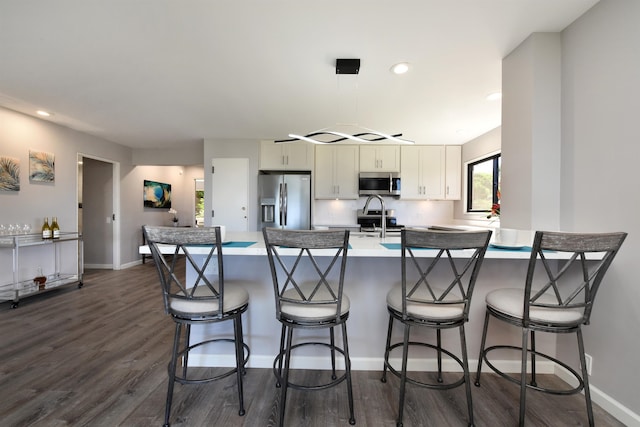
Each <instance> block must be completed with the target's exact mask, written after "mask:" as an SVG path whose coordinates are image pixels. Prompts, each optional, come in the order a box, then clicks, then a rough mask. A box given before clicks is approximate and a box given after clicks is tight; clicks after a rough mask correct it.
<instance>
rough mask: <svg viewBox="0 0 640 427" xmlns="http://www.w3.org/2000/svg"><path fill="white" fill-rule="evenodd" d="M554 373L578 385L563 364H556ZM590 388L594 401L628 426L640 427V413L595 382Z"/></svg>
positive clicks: (573, 384)
mask: <svg viewBox="0 0 640 427" xmlns="http://www.w3.org/2000/svg"><path fill="white" fill-rule="evenodd" d="M553 373H554V374H555V375H557V376H558V377H559V378H560V379H562V380H563V381H565V382H567V383H568V384H570V385H571V386H572V387H576V386H577V385H578V382H577V380H576V379H575V378H574V376H573V374H571V373H570V372H569V371H567V370H566V369H565V368H563V367H562V366H559V365H558V366H556V369H555V371H554V372H553ZM589 390H590V391H591V401H592V402H593V403H595V404H597V405H598V406H600V407H601V408H602V409H604V410H605V411H607V412H608V413H609V414H611V416H613V417H615V418H616V419H617V420H618V421H620V422H621V423H623V424H624V425H626V426H628V427H640V415H638V414H636V413H635V412H633V411H632V410H631V409H629V408H627V407H626V406H624V405H623V404H621V403H620V402H618V401H617V400H615V399H614V398H612V397H611V396H609V395H608V394H606V393H604V392H603V391H602V390H600V389H599V388H598V387H596V386H594V385H593V384H589Z"/></svg>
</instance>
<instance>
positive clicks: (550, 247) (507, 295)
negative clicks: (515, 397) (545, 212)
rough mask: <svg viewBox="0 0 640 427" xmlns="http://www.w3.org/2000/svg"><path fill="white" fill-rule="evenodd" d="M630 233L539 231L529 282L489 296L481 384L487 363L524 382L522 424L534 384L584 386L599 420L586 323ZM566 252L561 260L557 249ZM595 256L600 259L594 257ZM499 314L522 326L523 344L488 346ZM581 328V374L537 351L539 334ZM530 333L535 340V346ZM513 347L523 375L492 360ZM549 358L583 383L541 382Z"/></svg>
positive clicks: (564, 392)
mask: <svg viewBox="0 0 640 427" xmlns="http://www.w3.org/2000/svg"><path fill="white" fill-rule="evenodd" d="M626 236H627V234H626V233H563V232H549V231H537V232H536V234H535V238H534V241H533V248H532V251H531V257H530V259H529V267H528V269H527V276H526V279H525V285H524V287H520V288H514V289H497V290H494V291H492V292H490V293H489V294H488V295H487V297H486V304H487V310H486V316H485V321H484V328H483V332H482V344H481V347H480V355H479V356H478V371H477V373H476V381H475V384H476V386H480V373H481V369H482V362H483V361H485V362H486V363H487V366H489V368H491V369H492V370H493V371H494V372H496V373H497V374H499V375H500V376H501V377H503V378H506V379H507V380H509V381H511V382H514V383H516V384H518V385H519V386H520V414H519V425H520V426H523V425H524V422H525V412H526V411H525V403H526V399H525V398H526V391H527V389H528V388H530V389H533V390H538V391H542V392H546V393H551V394H561V395H567V394H574V393H579V392H580V391H582V390H584V396H585V400H586V404H587V417H588V420H589V425H590V426H593V425H594V420H593V409H592V406H591V394H590V392H589V376H588V374H587V367H586V362H585V357H584V343H583V340H582V325H588V324H589V318H590V316H591V310H592V309H593V301H594V299H595V296H596V293H597V292H598V289H599V288H600V285H601V283H602V279H603V278H604V275H605V273H606V272H607V269H608V268H609V266H610V265H611V262H612V261H613V258H614V257H615V256H616V254H617V253H618V250H619V249H620V246H621V245H622V242H623V241H624V239H625V238H626ZM558 253H563V254H566V256H564V257H562V258H561V259H557V258H558V257H557V254H558ZM589 259H595V260H594V261H589ZM490 318H496V319H498V320H501V321H503V322H506V323H508V324H510V325H514V326H517V327H518V328H520V329H521V333H522V346H521V347H517V346H511V345H494V346H491V347H486V341H487V331H488V329H489V319H490ZM536 332H549V333H554V334H566V333H575V334H576V336H577V340H578V353H579V358H580V366H581V374H579V373H578V372H577V371H576V370H574V369H573V368H572V367H570V366H569V365H568V364H567V363H565V362H562V361H560V360H558V359H557V358H555V357H552V356H549V355H547V354H544V353H542V352H540V351H537V350H536V341H535V333H536ZM529 336H530V337H531V344H530V347H529ZM498 349H502V350H504V349H511V350H516V351H518V352H520V353H521V366H520V375H519V378H518V377H512V376H509V375H507V374H506V373H504V372H502V371H501V370H500V369H498V368H497V367H496V366H495V365H494V364H492V363H491V361H490V360H489V357H488V354H489V353H490V352H492V351H493V350H498ZM528 356H531V373H530V377H531V381H530V382H529V383H527V360H528ZM539 358H542V359H546V360H549V361H551V362H554V363H555V364H557V365H559V366H562V367H564V368H565V369H566V370H567V371H569V372H570V373H571V374H572V375H573V376H574V377H575V378H576V380H577V381H578V385H577V387H575V388H573V389H570V388H565V389H551V388H546V387H542V386H539V385H538V384H537V382H536V361H537V360H538V359H539Z"/></svg>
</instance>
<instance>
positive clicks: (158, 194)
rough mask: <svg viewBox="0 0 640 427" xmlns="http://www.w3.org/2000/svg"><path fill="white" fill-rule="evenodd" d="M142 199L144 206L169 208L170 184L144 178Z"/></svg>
mask: <svg viewBox="0 0 640 427" xmlns="http://www.w3.org/2000/svg"><path fill="white" fill-rule="evenodd" d="M143 201H144V207H145V208H160V209H168V208H171V184H165V183H162V182H157V181H148V180H146V179H145V180H144V188H143Z"/></svg>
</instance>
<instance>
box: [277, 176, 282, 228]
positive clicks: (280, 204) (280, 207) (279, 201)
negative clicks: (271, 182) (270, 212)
mask: <svg viewBox="0 0 640 427" xmlns="http://www.w3.org/2000/svg"><path fill="white" fill-rule="evenodd" d="M278 193H279V194H278V195H279V197H278V213H279V214H280V225H282V220H283V214H282V207H283V201H282V184H280V190H279V191H278Z"/></svg>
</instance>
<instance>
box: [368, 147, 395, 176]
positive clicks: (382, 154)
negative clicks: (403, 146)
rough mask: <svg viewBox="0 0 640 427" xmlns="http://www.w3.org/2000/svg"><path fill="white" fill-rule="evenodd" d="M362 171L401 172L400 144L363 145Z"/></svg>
mask: <svg viewBox="0 0 640 427" xmlns="http://www.w3.org/2000/svg"><path fill="white" fill-rule="evenodd" d="M360 172H400V146H398V145H361V146H360Z"/></svg>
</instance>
